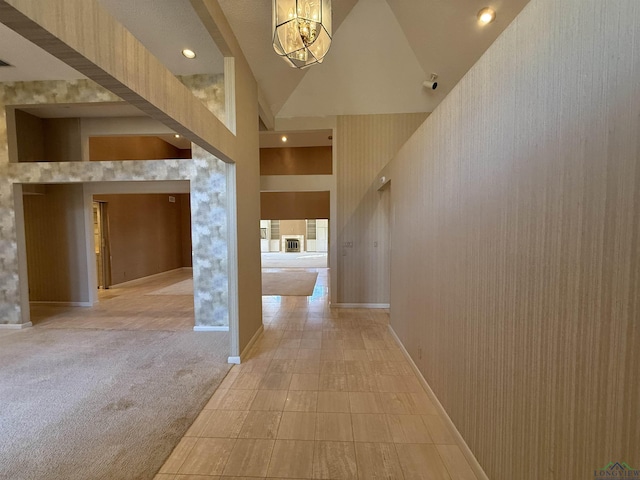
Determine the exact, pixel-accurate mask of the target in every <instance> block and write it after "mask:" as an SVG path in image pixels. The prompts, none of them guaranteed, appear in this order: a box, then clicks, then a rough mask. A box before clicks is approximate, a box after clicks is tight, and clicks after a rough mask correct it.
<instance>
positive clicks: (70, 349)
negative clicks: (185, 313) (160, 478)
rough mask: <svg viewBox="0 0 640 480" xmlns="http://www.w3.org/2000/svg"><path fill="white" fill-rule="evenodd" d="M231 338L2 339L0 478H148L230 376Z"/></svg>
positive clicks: (72, 334) (99, 333) (105, 334)
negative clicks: (215, 391)
mask: <svg viewBox="0 0 640 480" xmlns="http://www.w3.org/2000/svg"><path fill="white" fill-rule="evenodd" d="M228 352H229V334H228V333H225V332H198V333H195V332H158V331H105V330H79V329H77V330H74V329H66V330H52V329H40V328H37V327H36V328H32V329H28V330H23V331H20V332H18V333H13V334H11V335H6V336H0V365H1V372H2V374H1V375H0V412H1V413H0V432H1V433H0V478H1V479H11V480H32V479H47V480H58V479H60V480H61V479H64V480H75V479H78V480H79V479H83V480H86V479H92V480H98V479H104V480H107V479H108V480H120V479H122V480H124V479H141V480H142V479H152V478H153V477H154V475H155V474H156V472H157V471H158V470H159V468H160V467H161V466H162V464H163V462H164V461H165V459H166V458H167V457H168V456H169V454H170V453H171V451H172V450H173V448H174V447H175V445H176V444H177V443H178V441H179V440H180V438H181V437H182V436H183V435H184V433H185V432H186V430H187V429H188V427H189V426H190V425H191V423H192V422H193V420H194V419H195V418H196V416H197V414H198V413H199V412H200V411H201V409H202V408H203V407H204V405H205V404H206V402H207V401H208V399H209V398H210V397H211V395H212V394H213V392H214V390H215V389H216V387H217V386H218V385H219V383H220V382H221V381H222V379H223V378H224V376H225V375H226V374H227V372H228V371H229V368H230V366H229V365H228V364H227V363H226V358H227V355H228Z"/></svg>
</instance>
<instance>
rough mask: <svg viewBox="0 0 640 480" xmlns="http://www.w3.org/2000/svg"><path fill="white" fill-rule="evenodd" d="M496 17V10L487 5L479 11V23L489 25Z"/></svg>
mask: <svg viewBox="0 0 640 480" xmlns="http://www.w3.org/2000/svg"><path fill="white" fill-rule="evenodd" d="M495 19H496V11H495V10H494V9H493V8H489V7H485V8H483V9H482V10H480V11H479V12H478V23H480V25H487V24H489V23H491V22H493V21H494V20H495Z"/></svg>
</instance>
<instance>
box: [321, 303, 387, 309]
mask: <svg viewBox="0 0 640 480" xmlns="http://www.w3.org/2000/svg"><path fill="white" fill-rule="evenodd" d="M330 306H331V307H333V308H389V307H390V305H389V304H388V303H332V304H330Z"/></svg>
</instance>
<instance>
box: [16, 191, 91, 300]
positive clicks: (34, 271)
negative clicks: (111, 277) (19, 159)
mask: <svg viewBox="0 0 640 480" xmlns="http://www.w3.org/2000/svg"><path fill="white" fill-rule="evenodd" d="M42 191H43V192H44V195H25V196H24V225H25V239H26V246H27V266H28V276H29V292H30V293H29V299H30V300H31V301H34V302H88V301H89V286H88V281H87V276H86V272H87V245H85V243H84V242H83V240H84V232H85V224H84V211H83V194H82V185H46V186H44V189H42Z"/></svg>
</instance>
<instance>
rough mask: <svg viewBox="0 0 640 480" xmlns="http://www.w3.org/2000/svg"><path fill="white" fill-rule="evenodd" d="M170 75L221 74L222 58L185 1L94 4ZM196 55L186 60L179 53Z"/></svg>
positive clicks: (102, 1)
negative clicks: (129, 34) (108, 15)
mask: <svg viewBox="0 0 640 480" xmlns="http://www.w3.org/2000/svg"><path fill="white" fill-rule="evenodd" d="M98 3H100V4H101V5H102V6H103V7H104V8H105V9H106V10H107V11H108V12H109V13H110V14H111V15H112V16H113V17H115V19H116V20H118V22H120V23H121V24H122V25H124V27H125V28H126V29H127V30H129V31H130V32H131V33H132V34H133V36H135V37H136V38H137V39H138V40H139V41H140V43H142V44H143V45H144V46H145V47H146V49H147V50H149V51H150V52H151V53H152V54H153V55H154V56H155V57H157V58H158V60H160V61H161V62H162V63H163V64H164V65H165V66H166V67H167V68H168V69H169V70H170V71H171V72H172V73H173V74H174V75H195V74H199V73H209V74H216V73H223V72H224V58H223V56H222V53H220V50H218V47H217V46H216V44H215V43H214V41H213V40H212V38H211V36H210V35H209V32H207V29H206V28H205V27H204V25H203V24H202V22H201V21H200V18H199V17H198V15H197V14H196V12H195V10H194V9H193V7H192V6H191V3H190V2H189V0H98ZM185 48H189V49H191V50H193V51H194V52H196V55H197V56H196V58H194V59H188V58H186V57H185V56H184V55H182V50H183V49H185Z"/></svg>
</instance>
